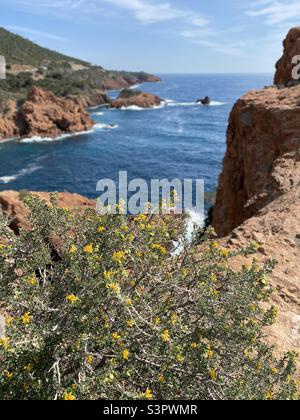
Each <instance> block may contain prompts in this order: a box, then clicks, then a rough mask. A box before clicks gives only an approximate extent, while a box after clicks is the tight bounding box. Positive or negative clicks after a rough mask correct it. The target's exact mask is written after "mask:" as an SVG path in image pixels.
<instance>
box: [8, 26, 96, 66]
mask: <svg viewBox="0 0 300 420" xmlns="http://www.w3.org/2000/svg"><path fill="white" fill-rule="evenodd" d="M0 55H2V56H4V57H5V59H6V63H7V64H8V65H11V64H21V65H31V66H34V67H36V66H41V65H43V64H47V65H48V64H49V63H51V62H53V63H58V62H61V63H63V62H70V61H72V62H73V63H76V64H82V65H88V63H86V62H85V61H82V60H78V59H76V58H71V57H67V56H65V55H63V54H60V53H57V52H55V51H51V50H49V49H47V48H43V47H40V46H39V45H36V44H35V43H33V42H31V41H29V40H27V39H24V38H22V37H21V36H19V35H15V34H13V33H11V32H9V31H7V30H5V29H4V28H0Z"/></svg>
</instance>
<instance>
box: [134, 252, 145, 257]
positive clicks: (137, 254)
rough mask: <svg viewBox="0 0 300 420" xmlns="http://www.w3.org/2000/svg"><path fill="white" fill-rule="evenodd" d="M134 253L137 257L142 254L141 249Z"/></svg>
mask: <svg viewBox="0 0 300 420" xmlns="http://www.w3.org/2000/svg"><path fill="white" fill-rule="evenodd" d="M135 255H136V257H137V258H142V256H143V254H142V252H141V251H137V252H136V254H135Z"/></svg>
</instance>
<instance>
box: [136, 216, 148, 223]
mask: <svg viewBox="0 0 300 420" xmlns="http://www.w3.org/2000/svg"><path fill="white" fill-rule="evenodd" d="M136 219H137V221H138V222H145V221H146V220H147V216H146V215H145V214H140V215H139V216H138V217H137V218H136Z"/></svg>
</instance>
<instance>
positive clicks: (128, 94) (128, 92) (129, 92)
mask: <svg viewBox="0 0 300 420" xmlns="http://www.w3.org/2000/svg"><path fill="white" fill-rule="evenodd" d="M142 93H143V92H141V91H140V90H135V89H123V90H122V91H121V92H120V95H119V98H122V99H123V98H124V99H129V98H133V97H134V96H139V95H141V94H142Z"/></svg>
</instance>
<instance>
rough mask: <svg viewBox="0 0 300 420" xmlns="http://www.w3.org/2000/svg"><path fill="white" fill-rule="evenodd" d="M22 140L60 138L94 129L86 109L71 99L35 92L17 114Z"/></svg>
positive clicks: (50, 93) (35, 90) (33, 91)
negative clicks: (64, 135)
mask: <svg viewBox="0 0 300 420" xmlns="http://www.w3.org/2000/svg"><path fill="white" fill-rule="evenodd" d="M17 118H18V122H19V126H20V134H21V136H22V137H24V136H26V137H33V136H41V137H58V136H60V135H61V134H65V133H68V134H72V133H76V132H80V131H87V130H89V129H91V128H92V127H93V125H94V122H93V121H92V120H91V118H90V117H89V114H88V113H87V112H86V111H85V109H84V108H83V107H82V106H81V105H80V104H77V103H76V102H75V101H73V100H71V99H66V100H65V99H60V98H58V97H57V96H55V95H54V93H52V92H50V91H44V90H42V89H38V88H33V89H32V92H31V93H30V94H29V97H28V100H27V101H26V102H25V103H24V104H23V105H22V107H21V108H20V110H19V113H18V116H17Z"/></svg>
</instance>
